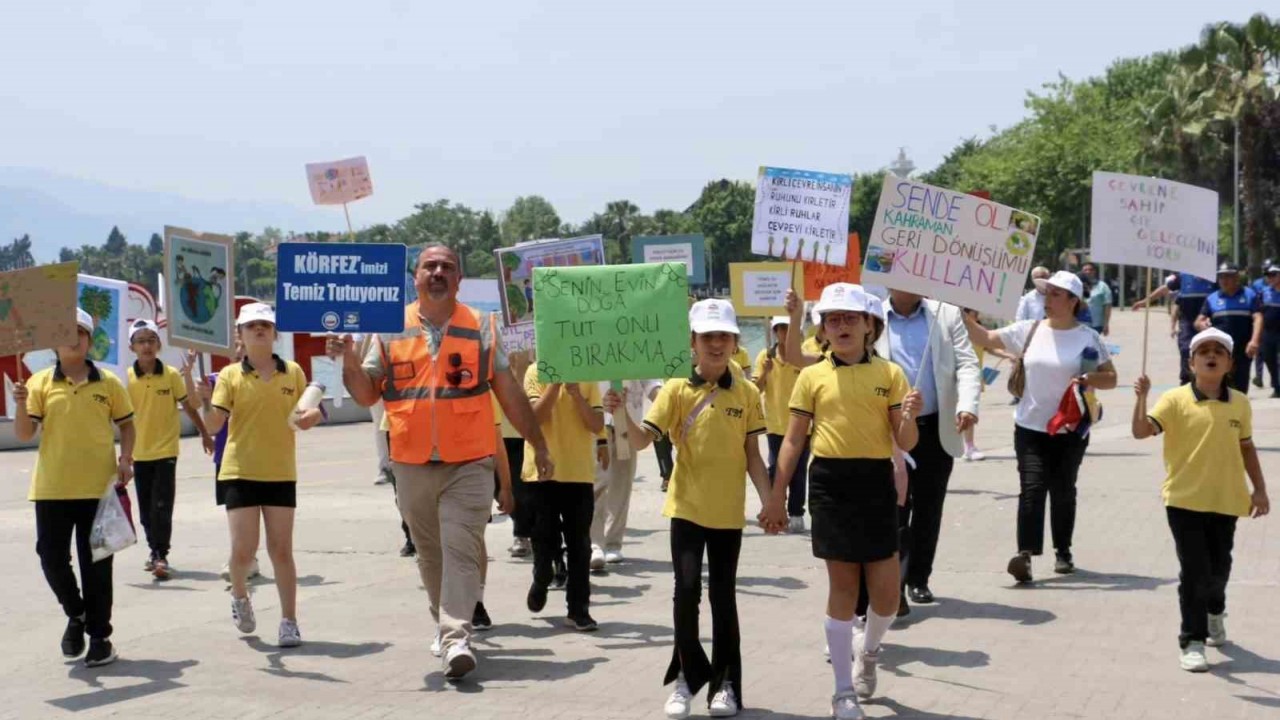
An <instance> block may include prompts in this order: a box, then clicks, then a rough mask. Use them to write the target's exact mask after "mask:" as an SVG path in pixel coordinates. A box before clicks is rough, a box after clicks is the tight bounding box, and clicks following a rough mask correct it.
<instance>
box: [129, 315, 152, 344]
mask: <svg viewBox="0 0 1280 720" xmlns="http://www.w3.org/2000/svg"><path fill="white" fill-rule="evenodd" d="M143 330H150V331H151V332H153V333H155V334H156V337H160V326H159V325H157V324H155V323H154V322H151V321H150V320H147V319H145V318H138V319H137V320H134V321H133V322H132V323H130V324H129V342H133V336H134V335H137V334H138V333H140V332H142V331H143Z"/></svg>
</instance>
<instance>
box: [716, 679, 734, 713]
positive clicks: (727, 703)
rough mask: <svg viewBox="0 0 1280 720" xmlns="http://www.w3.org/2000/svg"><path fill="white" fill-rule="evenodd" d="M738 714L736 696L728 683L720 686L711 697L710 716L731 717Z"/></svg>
mask: <svg viewBox="0 0 1280 720" xmlns="http://www.w3.org/2000/svg"><path fill="white" fill-rule="evenodd" d="M737 714H738V698H737V696H736V695H734V694H733V688H732V687H730V686H729V685H728V684H725V685H722V686H720V690H718V691H717V692H716V694H715V696H714V697H712V698H711V717H733V716H734V715H737Z"/></svg>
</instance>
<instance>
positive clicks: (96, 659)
mask: <svg viewBox="0 0 1280 720" xmlns="http://www.w3.org/2000/svg"><path fill="white" fill-rule="evenodd" d="M115 661H116V649H115V648H114V647H112V646H111V641H110V640H105V639H104V640H99V639H97V638H94V639H92V640H90V641H89V654H88V655H85V656H84V664H85V667H102V666H103V665H110V664H111V663H113V662H115Z"/></svg>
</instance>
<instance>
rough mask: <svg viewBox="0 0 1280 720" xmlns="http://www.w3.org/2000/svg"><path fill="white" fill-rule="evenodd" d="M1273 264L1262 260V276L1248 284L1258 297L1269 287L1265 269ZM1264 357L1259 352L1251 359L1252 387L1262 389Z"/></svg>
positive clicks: (1264, 334)
mask: <svg viewBox="0 0 1280 720" xmlns="http://www.w3.org/2000/svg"><path fill="white" fill-rule="evenodd" d="M1275 264H1276V261H1275V260H1273V259H1271V258H1267V259H1266V260H1263V261H1262V274H1261V275H1259V276H1258V277H1257V278H1255V279H1254V281H1253V282H1251V283H1249V287H1250V288H1251V289H1252V290H1253V291H1254V292H1255V293H1257V294H1258V297H1262V293H1264V292H1266V290H1267V288H1269V287H1271V280H1270V279H1269V278H1267V275H1266V273H1267V268H1270V267H1271V266H1272V265H1275ZM1264 325H1265V321H1264ZM1266 341H1267V331H1266V329H1265V327H1264V329H1263V331H1262V342H1263V343H1264V344H1265V343H1266ZM1265 355H1266V353H1261V352H1260V353H1258V354H1257V355H1256V356H1254V358H1253V385H1254V387H1262V368H1263V367H1265V366H1266V358H1265V357H1264V356H1265Z"/></svg>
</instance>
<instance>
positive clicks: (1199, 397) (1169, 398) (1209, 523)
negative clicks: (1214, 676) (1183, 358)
mask: <svg viewBox="0 0 1280 720" xmlns="http://www.w3.org/2000/svg"><path fill="white" fill-rule="evenodd" d="M1233 345H1234V343H1233V341H1232V339H1231V336H1230V335H1228V334H1226V333H1224V332H1222V331H1221V330H1218V329H1216V328H1210V329H1208V330H1205V331H1204V332H1201V333H1200V334H1198V335H1196V336H1195V337H1194V338H1192V339H1191V349H1190V360H1189V363H1188V364H1189V365H1190V369H1191V374H1192V376H1193V377H1192V380H1191V382H1190V383H1187V384H1186V385H1183V386H1181V387H1178V388H1176V389H1174V390H1170V391H1169V392H1166V393H1165V394H1164V395H1161V396H1160V400H1159V401H1158V402H1156V406H1155V409H1153V410H1152V411H1151V412H1150V413H1148V412H1147V393H1148V392H1150V390H1151V381H1150V380H1149V379H1148V378H1147V376H1146V375H1143V376H1142V377H1140V378H1138V381H1137V382H1136V383H1135V384H1134V390H1135V391H1136V392H1137V394H1138V402H1137V404H1136V405H1134V408H1133V436H1134V437H1135V438H1137V439H1139V440H1141V439H1143V438H1148V437H1151V436H1152V435H1158V434H1161V433H1163V434H1164V436H1165V441H1164V464H1165V471H1166V473H1167V475H1166V476H1165V481H1164V491H1163V494H1164V504H1165V514H1166V515H1168V519H1169V530H1170V531H1172V533H1173V544H1174V547H1175V548H1176V549H1177V552H1178V564H1179V565H1180V566H1181V572H1180V573H1179V575H1178V605H1179V607H1180V609H1181V610H1182V628H1181V632H1180V633H1179V634H1178V645H1179V646H1180V647H1181V648H1182V653H1181V658H1180V663H1181V665H1182V669H1183V670H1187V671H1190V672H1206V671H1207V670H1208V669H1209V663H1208V661H1207V660H1206V659H1205V651H1204V646H1205V645H1206V644H1208V645H1210V646H1213V647H1217V646H1221V645H1223V644H1225V643H1226V641H1227V628H1226V625H1225V623H1224V618H1225V617H1226V612H1227V580H1228V579H1229V578H1230V576H1231V548H1232V545H1233V544H1234V541H1235V533H1236V518H1240V517H1255V518H1256V517H1262V516H1263V515H1266V514H1267V513H1268V512H1269V511H1270V510H1271V503H1270V501H1269V500H1268V498H1267V485H1266V481H1265V480H1264V479H1263V477H1262V466H1261V464H1259V462H1258V450H1257V448H1255V447H1254V445H1253V440H1252V438H1251V436H1252V434H1253V422H1252V420H1253V414H1252V411H1251V410H1250V408H1249V397H1248V396H1247V395H1245V394H1244V393H1242V392H1238V391H1236V390H1233V389H1232V388H1231V383H1230V379H1231V377H1232V374H1231V371H1232V360H1231V358H1232V355H1231V351H1232V349H1233ZM1246 475H1247V476H1248V478H1249V482H1250V483H1252V485H1253V491H1252V492H1250V491H1249V487H1248V485H1246V483H1245V482H1244V479H1245V476H1246Z"/></svg>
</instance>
